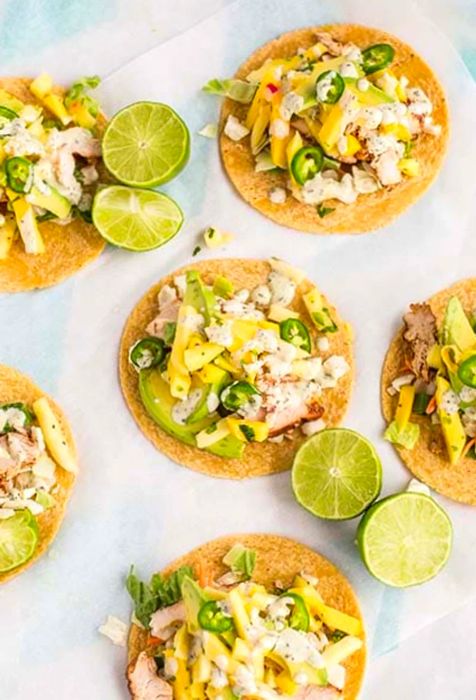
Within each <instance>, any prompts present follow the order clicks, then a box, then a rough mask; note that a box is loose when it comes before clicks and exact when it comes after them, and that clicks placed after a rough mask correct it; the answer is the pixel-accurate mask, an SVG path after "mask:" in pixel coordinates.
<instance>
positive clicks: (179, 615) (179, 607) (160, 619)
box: [150, 600, 186, 640]
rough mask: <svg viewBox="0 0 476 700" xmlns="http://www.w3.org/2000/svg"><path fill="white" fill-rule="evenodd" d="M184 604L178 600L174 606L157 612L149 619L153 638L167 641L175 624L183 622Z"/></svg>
mask: <svg viewBox="0 0 476 700" xmlns="http://www.w3.org/2000/svg"><path fill="white" fill-rule="evenodd" d="M185 616H186V612H185V603H184V602H183V600H180V601H179V602H178V603H175V605H169V606H168V607H167V608H162V609H161V610H157V611H156V612H155V613H154V614H153V615H152V617H151V618H150V631H151V634H152V635H153V636H154V637H158V638H159V639H164V640H165V639H168V638H169V637H170V635H171V633H172V632H173V631H174V625H175V623H177V622H185Z"/></svg>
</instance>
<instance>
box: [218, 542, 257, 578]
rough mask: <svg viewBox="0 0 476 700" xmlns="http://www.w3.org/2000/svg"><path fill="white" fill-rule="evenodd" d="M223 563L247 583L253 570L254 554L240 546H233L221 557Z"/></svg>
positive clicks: (251, 550)
mask: <svg viewBox="0 0 476 700" xmlns="http://www.w3.org/2000/svg"><path fill="white" fill-rule="evenodd" d="M223 563H224V564H226V565H227V566H229V567H230V569H231V570H232V571H233V573H235V574H240V575H241V577H242V579H243V580H244V581H247V580H248V579H250V578H251V576H252V574H253V571H254V568H255V564H256V552H255V551H254V550H253V549H247V547H244V546H243V545H242V544H235V545H234V547H232V548H231V549H230V551H229V552H228V554H226V555H225V556H224V557H223Z"/></svg>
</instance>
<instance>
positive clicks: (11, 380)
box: [0, 365, 76, 584]
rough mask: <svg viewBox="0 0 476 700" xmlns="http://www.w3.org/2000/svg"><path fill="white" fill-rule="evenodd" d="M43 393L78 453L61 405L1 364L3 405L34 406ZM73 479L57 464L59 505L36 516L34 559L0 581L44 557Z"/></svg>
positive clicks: (23, 376)
mask: <svg viewBox="0 0 476 700" xmlns="http://www.w3.org/2000/svg"><path fill="white" fill-rule="evenodd" d="M42 396H46V398H47V399H48V402H49V403H50V405H51V407H52V408H53V410H54V412H55V414H56V416H57V418H58V420H59V422H60V424H61V426H62V428H63V430H64V431H65V434H66V436H67V439H68V443H69V447H70V449H71V450H72V451H73V453H74V454H76V446H75V444H74V439H73V435H72V432H71V428H70V426H69V424H68V421H67V420H66V417H65V415H64V413H63V412H62V410H61V409H60V408H59V406H57V404H56V403H55V402H54V401H53V399H52V398H51V397H49V396H48V395H47V394H45V392H44V391H41V389H40V388H39V387H37V386H36V384H33V382H32V381H31V379H29V378H28V377H26V376H25V375H24V374H21V372H18V371H17V370H16V369H12V368H11V367H7V366H6V365H0V405H1V404H4V403H11V402H16V401H21V402H24V403H26V404H28V405H29V406H31V404H32V403H33V402H34V401H36V400H37V399H39V398H41V397H42ZM74 482H75V475H74V474H72V473H71V472H67V471H65V470H64V469H62V468H61V467H59V466H58V465H57V466H56V486H57V490H56V491H54V492H53V494H52V495H53V496H54V498H55V501H56V505H55V506H53V508H49V509H48V510H46V511H45V512H44V513H41V514H40V515H37V516H36V519H37V522H38V527H39V536H38V545H37V548H36V550H35V552H34V554H33V556H32V557H31V559H29V560H28V561H26V562H25V563H24V564H21V565H20V566H18V567H17V568H16V569H12V570H11V571H7V572H6V573H3V574H2V573H0V584H1V583H5V581H8V580H9V579H11V578H13V577H14V576H17V575H18V574H20V573H21V572H22V571H24V570H25V569H26V568H28V567H29V566H31V565H32V564H33V563H34V562H35V561H36V560H37V559H38V558H39V557H41V555H42V554H44V552H46V550H47V549H48V547H49V546H50V544H51V543H52V541H53V540H54V538H55V535H56V533H57V532H58V530H59V527H60V525H61V521H62V520H63V517H64V514H65V511H66V504H67V502H68V498H69V497H70V494H71V491H72V489H73V486H74Z"/></svg>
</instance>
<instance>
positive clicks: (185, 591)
mask: <svg viewBox="0 0 476 700" xmlns="http://www.w3.org/2000/svg"><path fill="white" fill-rule="evenodd" d="M180 590H181V593H182V598H183V602H184V603H185V610H186V615H187V624H188V629H189V632H197V631H198V628H199V625H198V612H199V610H200V608H201V607H202V605H204V604H205V603H207V602H208V601H209V600H210V597H209V596H208V595H207V594H206V593H205V591H204V590H203V588H201V587H200V586H199V585H198V583H197V582H196V581H194V580H193V579H192V578H190V576H185V578H184V579H183V581H182V585H181V588H180Z"/></svg>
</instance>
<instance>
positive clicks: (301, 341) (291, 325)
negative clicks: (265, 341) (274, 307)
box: [279, 318, 311, 352]
mask: <svg viewBox="0 0 476 700" xmlns="http://www.w3.org/2000/svg"><path fill="white" fill-rule="evenodd" d="M279 334H280V336H281V338H282V339H283V340H285V341H286V342H287V343H291V344H292V345H295V346H296V347H297V348H301V350H306V352H311V336H310V335H309V331H308V330H307V328H306V326H305V325H304V323H303V322H302V321H300V320H299V319H298V318H287V319H285V320H284V321H281V323H280V324H279Z"/></svg>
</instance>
